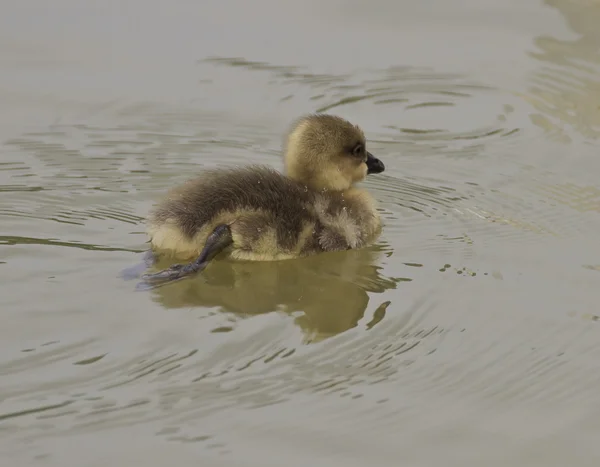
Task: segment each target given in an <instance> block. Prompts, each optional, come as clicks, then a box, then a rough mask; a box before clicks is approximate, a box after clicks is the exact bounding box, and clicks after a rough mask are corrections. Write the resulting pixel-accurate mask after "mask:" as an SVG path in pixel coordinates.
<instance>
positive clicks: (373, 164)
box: [367, 152, 385, 174]
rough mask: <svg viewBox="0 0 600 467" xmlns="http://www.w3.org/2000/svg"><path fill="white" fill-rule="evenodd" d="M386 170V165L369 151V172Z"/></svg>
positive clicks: (378, 172)
mask: <svg viewBox="0 0 600 467" xmlns="http://www.w3.org/2000/svg"><path fill="white" fill-rule="evenodd" d="M384 170H385V165H383V162H381V161H380V160H379V159H377V158H376V157H375V156H374V155H373V154H371V153H370V152H367V174H380V173H381V172H383V171H384Z"/></svg>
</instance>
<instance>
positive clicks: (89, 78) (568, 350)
mask: <svg viewBox="0 0 600 467" xmlns="http://www.w3.org/2000/svg"><path fill="white" fill-rule="evenodd" d="M599 23H600V3H598V2H597V1H594V0H554V1H550V0H547V1H546V2H538V1H535V2H534V1H532V2H517V1H516V0H512V1H504V2H499V1H491V0H486V1H481V0H477V1H475V0H461V1H453V2H445V1H441V0H435V1H433V0H429V1H422V2H392V1H383V0H378V1H376V2H359V1H356V0H353V1H351V0H348V1H334V0H327V1H325V2H316V1H304V2H299V3H292V2H275V1H273V0H260V1H259V2H252V3H250V2H241V1H235V2H217V1H204V2H195V3H192V2H184V1H175V2H169V3H167V2H156V1H154V2H142V1H140V0H130V1H127V2H116V1H107V2H102V3H98V4H97V5H94V6H92V4H91V3H90V2H84V3H82V2H77V1H75V0H56V1H54V2H51V3H47V2H42V1H33V0H32V1H28V2H21V3H17V2H12V3H9V4H7V5H4V7H3V13H2V15H0V26H1V29H0V30H1V31H2V33H1V34H0V68H1V69H2V73H0V103H1V104H2V105H1V106H0V140H1V142H2V145H1V146H0V191H1V192H2V193H1V195H0V277H1V279H2V280H1V281H0V310H1V313H2V326H1V327H0V342H1V344H0V350H1V353H0V375H1V376H2V377H1V379H0V454H1V456H2V460H3V463H4V464H6V465H19V466H21V465H23V466H25V465H44V466H61V467H65V466H78V467H79V466H104V465H124V466H128V465H148V466H163V465H165V464H166V463H167V462H168V463H171V464H177V465H181V466H187V465H207V466H209V465H215V466H216V465H219V466H229V465H231V466H240V465H248V466H261V467H264V466H280V465H283V461H287V462H289V463H290V464H291V465H307V464H310V465H314V466H328V467H329V466H344V467H350V466H364V465H372V466H392V465H406V466H437V465H456V466H481V465H486V466H490V467H493V466H505V465H527V466H538V465H539V466H542V465H543V466H561V467H562V466H564V465H574V466H588V465H589V466H595V465H597V464H598V461H599V460H600V447H599V446H598V443H597V439H598V435H599V434H600V422H599V421H598V420H600V395H599V394H600V393H599V391H598V387H599V386H598V385H599V383H600V372H599V371H598V370H600V358H599V357H600V328H599V327H598V326H599V324H598V320H599V319H600V318H599V316H600V310H599V307H598V303H599V299H600V294H599V292H598V284H599V283H600V243H599V242H598V234H597V232H598V231H599V229H600V216H599V213H600V182H598V173H599V170H600V151H599V149H600V146H599V142H598V137H599V136H600V80H599V79H598V76H600V75H599V74H598V73H599V72H600V32H599V31H600V29H598V27H597V25H598V24H599ZM315 110H327V111H329V112H332V113H336V114H339V115H341V116H343V117H346V118H348V119H350V120H352V121H354V122H356V123H358V124H360V125H361V126H362V127H363V128H364V130H365V132H366V134H367V136H368V138H369V149H370V150H371V152H373V153H374V154H376V155H377V156H378V157H380V158H381V159H382V160H383V161H384V162H385V164H386V168H387V170H386V172H385V173H384V174H382V175H381V176H377V177H373V178H371V179H370V180H369V181H368V182H367V183H366V186H367V187H368V188H369V189H370V190H371V191H372V193H374V195H375V196H376V198H377V199H378V200H379V201H380V203H381V208H382V216H383V218H384V220H385V229H384V233H383V236H382V238H381V240H380V242H379V243H378V244H377V245H376V246H375V247H373V248H370V249H366V250H363V251H356V252H348V253H343V254H339V255H330V256H328V257H326V258H325V257H316V258H309V259H306V260H302V261H294V262H282V263H271V264H255V265H247V264H239V263H233V262H226V261H224V262H220V263H215V264H214V265H213V266H212V267H211V268H209V269H208V270H207V271H206V273H205V274H204V275H202V277H196V278H194V279H192V280H188V281H182V282H179V283H176V284H173V285H172V286H169V287H163V288H160V289H157V290H154V291H152V292H136V291H135V290H134V284H132V283H131V282H125V281H123V280H121V279H120V278H119V271H121V270H122V269H123V268H126V267H129V266H132V265H134V264H136V263H137V262H138V261H140V259H141V254H142V253H141V252H142V251H144V249H145V246H146V245H145V241H146V237H145V235H144V232H143V231H144V224H143V219H144V216H145V215H146V214H147V212H148V210H149V209H150V207H151V206H152V204H153V203H154V202H155V201H156V200H157V199H159V197H160V196H162V195H163V194H164V192H165V191H166V190H167V189H168V188H169V187H171V186H173V185H174V184H176V183H179V182H181V181H183V180H185V179H187V178H188V177H189V176H191V175H192V174H193V173H194V172H196V171H200V170H202V168H203V167H208V166H218V165H228V164H238V163H247V162H259V163H266V164H271V165H274V166H276V167H279V168H281V167H282V163H281V158H280V149H281V142H282V134H283V132H284V131H285V130H286V128H287V126H288V125H289V123H290V122H291V121H292V120H293V119H294V118H296V117H297V116H299V115H300V114H302V113H305V112H310V111H315Z"/></svg>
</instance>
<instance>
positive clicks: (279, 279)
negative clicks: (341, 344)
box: [152, 248, 399, 342]
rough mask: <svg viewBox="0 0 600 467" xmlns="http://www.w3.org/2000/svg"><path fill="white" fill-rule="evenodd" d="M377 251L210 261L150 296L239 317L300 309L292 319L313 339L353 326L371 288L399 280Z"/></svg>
mask: <svg viewBox="0 0 600 467" xmlns="http://www.w3.org/2000/svg"><path fill="white" fill-rule="evenodd" d="M380 254H381V252H380V251H378V250H377V249H375V248H368V249H360V250H349V251H344V252H333V253H326V254H323V255H316V256H312V257H307V258H301V259H295V260H288V261H267V262H239V261H229V260H226V259H225V260H222V261H214V262H213V263H212V264H211V265H210V267H209V268H207V269H206V271H205V272H204V273H203V274H202V276H198V277H195V278H193V279H188V280H185V281H179V282H174V283H171V284H169V285H168V286H165V287H159V288H156V289H153V290H152V296H153V298H154V300H156V301H157V302H158V303H160V304H161V305H163V306H164V307H166V308H183V307H195V306H198V307H208V308H215V307H216V308H219V309H220V310H221V311H226V312H230V313H234V314H236V315H238V316H249V315H256V314H261V313H269V312H273V311H284V312H287V313H294V312H301V313H302V314H299V316H297V317H296V318H295V323H296V324H297V325H298V326H299V327H300V328H301V329H302V330H303V332H304V335H305V336H306V340H307V341H311V342H312V341H316V340H321V339H323V338H326V337H329V336H333V335H335V334H339V333H341V332H344V331H346V330H348V329H350V328H353V327H355V326H356V325H357V323H358V322H359V321H360V320H361V319H362V318H363V316H364V313H365V310H366V308H367V305H368V303H369V299H370V297H369V293H381V292H383V291H385V290H387V289H392V288H395V287H396V284H397V283H398V282H399V279H393V278H387V277H384V276H382V275H381V274H380V272H379V270H380V268H379V267H378V266H377V264H378V259H379V256H380ZM158 267H162V265H158ZM382 301H383V300H382Z"/></svg>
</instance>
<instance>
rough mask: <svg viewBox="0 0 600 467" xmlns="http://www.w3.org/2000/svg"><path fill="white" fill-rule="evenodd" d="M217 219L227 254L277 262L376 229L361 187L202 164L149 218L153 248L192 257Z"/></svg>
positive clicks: (357, 243)
mask: <svg viewBox="0 0 600 467" xmlns="http://www.w3.org/2000/svg"><path fill="white" fill-rule="evenodd" d="M221 224H226V225H228V226H229V227H230V229H231V236H232V239H233V243H232V245H231V246H230V248H229V253H230V255H231V257H233V258H235V259H242V260H258V261H265V260H267V261H268V260H280V259H290V258H295V257H301V256H306V255H312V254H316V253H320V252H325V251H336V250H346V249H350V248H361V247H363V246H365V245H368V244H369V243H371V242H373V241H374V240H375V239H376V237H377V236H378V234H379V232H380V230H381V223H380V219H379V216H378V214H377V211H376V209H375V201H374V199H373V198H372V197H371V196H370V195H369V194H368V193H367V192H366V191H363V190H359V189H355V188H352V189H348V190H345V191H328V190H315V189H312V188H309V187H308V186H307V185H305V184H303V183H301V182H299V181H296V180H294V179H292V178H290V177H287V176H285V175H283V174H281V173H280V172H278V171H276V170H274V169H272V168H270V167H266V166H249V167H243V168H228V169H216V170H208V171H206V172H204V173H203V174H201V175H200V176H199V177H197V178H195V179H193V180H190V181H188V182H187V183H185V184H183V185H182V186H180V187H176V188H175V189H173V190H171V192H170V193H169V194H168V195H167V197H166V199H165V200H164V201H163V202H162V203H160V204H159V205H158V206H157V207H156V208H155V209H154V211H153V212H152V214H151V216H150V218H149V227H148V232H149V235H150V239H151V244H152V247H153V249H155V250H158V251H159V252H161V253H162V254H168V255H169V256H172V257H175V258H178V259H182V260H187V259H192V258H196V257H198V255H199V254H200V252H201V251H202V249H203V247H204V245H205V243H206V239H207V237H208V236H209V235H210V233H211V232H212V231H213V230H214V229H215V228H216V227H217V226H218V225H221Z"/></svg>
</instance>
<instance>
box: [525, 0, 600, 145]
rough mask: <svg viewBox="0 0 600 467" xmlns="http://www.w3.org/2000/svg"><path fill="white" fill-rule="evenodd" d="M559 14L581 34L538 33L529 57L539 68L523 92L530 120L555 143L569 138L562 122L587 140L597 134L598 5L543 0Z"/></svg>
mask: <svg viewBox="0 0 600 467" xmlns="http://www.w3.org/2000/svg"><path fill="white" fill-rule="evenodd" d="M544 3H545V4H546V5H549V6H551V7H553V8H556V9H558V10H559V11H560V13H561V14H562V15H563V16H564V17H565V19H566V21H567V24H568V25H569V27H570V28H571V29H572V30H573V31H575V32H576V33H577V34H579V35H581V37H579V38H577V39H574V40H560V39H556V38H554V37H548V36H541V37H538V38H537V39H536V41H535V44H536V46H537V47H538V48H539V49H540V51H539V52H534V53H531V54H530V55H531V56H532V57H534V58H536V59H537V60H540V62H542V64H543V66H542V67H541V69H540V70H539V71H537V72H536V73H535V74H534V77H533V81H534V83H535V85H534V86H532V87H531V88H530V94H529V95H527V96H524V98H525V99H526V100H528V101H529V102H530V103H531V104H532V105H533V106H534V107H535V108H536V109H538V110H539V112H540V113H538V114H532V115H531V120H532V122H533V123H534V124H536V125H538V126H540V127H542V128H543V129H544V130H546V131H547V132H549V133H551V134H552V135H553V136H554V137H555V138H557V139H558V140H559V141H563V142H569V141H571V137H570V136H569V134H568V130H567V129H565V128H564V127H563V126H562V125H564V124H566V125H568V126H569V127H571V128H572V129H574V130H576V131H578V132H579V133H581V134H582V135H584V136H586V137H589V138H594V139H595V138H598V137H600V110H599V109H600V79H598V76H599V74H600V49H599V48H598V44H600V27H599V26H598V25H599V24H600V3H599V2H597V1H593V0H545V1H544Z"/></svg>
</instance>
